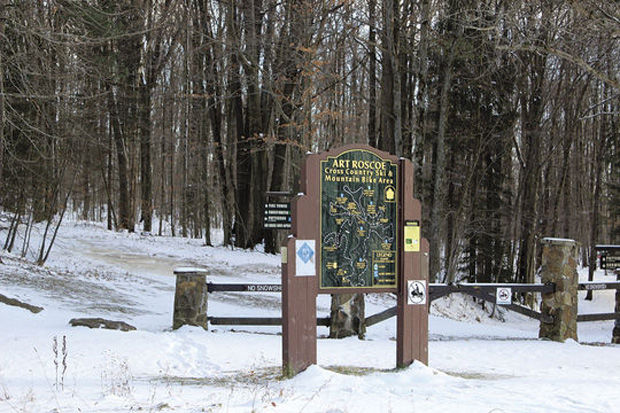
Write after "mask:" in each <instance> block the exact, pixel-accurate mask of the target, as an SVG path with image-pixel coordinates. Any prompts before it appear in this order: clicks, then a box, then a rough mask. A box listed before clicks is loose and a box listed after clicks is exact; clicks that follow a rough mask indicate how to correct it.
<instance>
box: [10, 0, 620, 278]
mask: <svg viewBox="0 0 620 413" xmlns="http://www.w3.org/2000/svg"><path fill="white" fill-rule="evenodd" d="M0 3H1V5H0V175H1V179H0V213H1V214H2V217H3V221H2V223H1V224H2V225H4V226H6V227H7V228H9V231H7V233H8V236H7V237H6V239H5V240H0V242H2V244H0V245H2V247H3V248H4V249H6V250H9V251H13V252H14V253H19V252H20V251H21V252H22V254H24V253H25V251H26V250H27V249H28V248H33V249H34V250H36V251H37V253H36V256H37V257H38V258H37V262H38V263H39V264H42V263H44V262H45V260H46V259H47V257H48V256H49V254H50V247H51V245H53V240H54V237H55V233H56V231H57V230H58V226H59V223H60V222H61V221H62V219H63V217H65V218H66V216H65V214H73V215H75V216H76V217H78V218H79V219H84V220H90V221H99V222H105V223H107V227H108V229H110V230H116V231H121V230H128V231H140V232H144V233H150V234H152V235H153V236H162V235H168V236H170V235H172V236H177V237H193V238H203V239H204V242H205V244H207V245H211V244H213V243H214V242H215V241H214V240H212V239H211V237H212V230H218V231H221V233H222V234H223V244H224V245H226V246H232V247H234V248H245V249H252V248H255V247H257V246H258V245H261V244H263V245H264V249H265V251H266V252H268V253H275V252H277V251H279V246H280V244H281V243H282V240H283V239H284V238H285V237H286V235H287V234H286V232H285V231H274V230H265V229H264V228H263V206H264V203H265V200H266V193H267V192H268V191H275V192H287V193H293V194H296V193H297V192H298V190H299V177H300V176H299V175H300V168H301V164H302V162H303V158H304V156H305V154H306V153H307V152H320V151H324V150H327V149H330V148H335V147H338V146H340V145H343V144H348V143H363V144H369V145H371V146H373V147H376V148H378V149H381V150H384V151H387V152H389V153H391V154H395V155H397V156H400V157H404V158H407V159H410V160H411V161H412V162H413V164H414V168H415V176H416V183H415V188H414V193H415V196H416V197H417V198H419V199H420V200H421V202H422V210H423V222H422V233H423V235H424V236H425V237H426V238H428V239H429V241H430V245H431V254H430V258H431V262H430V274H431V279H434V280H437V281H440V282H452V281H456V280H461V279H466V280H468V281H471V282H474V281H475V282H507V281H516V282H533V281H534V279H535V275H536V268H537V260H538V259H539V255H540V251H539V241H540V239H541V238H543V237H562V238H571V239H575V240H577V241H578V242H579V243H580V245H581V249H580V250H581V260H582V263H583V264H584V265H589V266H590V267H591V268H593V267H594V266H595V265H596V253H595V251H594V249H593V248H594V246H595V245H596V244H601V243H617V244H620V152H619V147H620V130H619V122H620V79H619V76H618V74H619V73H620V47H619V42H620V9H619V8H618V6H617V3H615V2H613V1H604V0H600V1H597V0H574V1H559V0H514V1H507V0H506V1H502V0H482V1H474V0H463V1H459V0H244V1H234V0H133V1H132V0H45V1H39V0H5V1H2V2H0ZM35 224H41V225H42V227H43V228H44V231H45V236H44V237H43V242H42V245H36V246H29V245H28V243H29V239H28V238H29V237H28V236H27V235H26V236H23V237H21V238H20V237H16V234H17V233H20V234H24V233H25V234H28V233H29V231H31V230H32V227H33V226H34V225H35ZM218 234H219V233H218ZM22 238H23V239H22ZM220 238H221V237H219V238H218V243H220V241H219V239H220Z"/></svg>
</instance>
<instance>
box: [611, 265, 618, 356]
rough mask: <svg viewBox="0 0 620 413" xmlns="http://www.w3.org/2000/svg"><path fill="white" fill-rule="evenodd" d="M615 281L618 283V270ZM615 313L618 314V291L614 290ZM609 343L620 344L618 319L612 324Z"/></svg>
mask: <svg viewBox="0 0 620 413" xmlns="http://www.w3.org/2000/svg"><path fill="white" fill-rule="evenodd" d="M616 280H618V281H620V269H617V270H616ZM614 312H616V313H620V289H618V290H616V309H615V310H614ZM611 342H612V343H613V344H620V318H616V323H615V324H614V330H613V332H612V334H611Z"/></svg>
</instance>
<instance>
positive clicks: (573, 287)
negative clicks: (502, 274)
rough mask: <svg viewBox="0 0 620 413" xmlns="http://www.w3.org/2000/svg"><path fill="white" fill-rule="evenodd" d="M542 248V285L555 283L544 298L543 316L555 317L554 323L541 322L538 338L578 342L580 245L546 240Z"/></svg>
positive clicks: (564, 240) (558, 240) (559, 240)
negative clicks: (578, 249) (578, 265)
mask: <svg viewBox="0 0 620 413" xmlns="http://www.w3.org/2000/svg"><path fill="white" fill-rule="evenodd" d="M541 245H542V267H541V281H542V282H543V283H549V282H551V283H555V285H556V290H555V292H554V293H547V294H543V296H542V303H541V306H540V310H541V313H542V314H543V315H547V316H550V317H552V318H553V322H552V323H543V322H541V323H540V330H539V334H538V335H539V337H541V338H547V339H550V340H554V341H564V340H567V339H573V340H577V287H578V284H579V277H578V274H577V254H578V251H577V243H576V242H575V241H574V240H570V239H558V238H544V239H543V240H542V241H541Z"/></svg>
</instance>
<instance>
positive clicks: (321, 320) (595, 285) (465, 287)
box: [207, 281, 620, 327]
mask: <svg viewBox="0 0 620 413" xmlns="http://www.w3.org/2000/svg"><path fill="white" fill-rule="evenodd" d="M497 288H510V289H512V292H513V293H526V292H538V293H542V294H546V293H553V292H555V284H553V283H547V284H518V283H497V284H495V283H459V284H429V288H428V290H429V300H430V301H431V302H432V301H434V300H436V299H438V298H441V297H444V296H447V295H449V294H452V293H463V294H468V295H471V296H472V297H476V298H478V299H480V300H484V301H487V302H490V303H493V304H496V297H495V291H496V290H497ZM207 289H208V291H209V292H210V293H212V292H254V293H261V292H262V293H279V292H282V285H281V284H237V283H235V284H216V283H211V282H209V283H207ZM578 289H579V290H580V291H587V290H614V289H615V290H618V289H620V281H611V282H597V281H591V282H582V283H579V286H578ZM502 307H503V308H505V309H507V310H511V311H514V312H516V313H519V314H522V315H525V316H527V317H530V318H534V319H536V320H539V321H542V322H543V323H550V322H552V318H550V317H548V316H545V315H543V314H541V313H540V312H538V311H535V310H532V309H530V308H528V307H524V306H522V305H519V304H509V305H502ZM395 315H396V306H394V307H391V308H388V309H387V310H384V311H381V312H380V313H377V314H373V315H371V316H369V317H366V326H367V327H370V326H372V325H375V324H378V323H380V322H382V321H385V320H388V319H390V318H392V317H394V316H395ZM208 319H209V323H211V324H212V325H245V326H250V325H252V326H279V325H282V317H208ZM606 320H620V313H600V314H579V315H578V316H577V321H578V322H585V321H606ZM317 325H319V326H329V325H330V317H318V318H317Z"/></svg>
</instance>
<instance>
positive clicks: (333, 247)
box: [320, 149, 398, 288]
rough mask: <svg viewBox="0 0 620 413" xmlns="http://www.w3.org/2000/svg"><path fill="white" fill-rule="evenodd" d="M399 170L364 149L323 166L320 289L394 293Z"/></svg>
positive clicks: (325, 161) (341, 156) (386, 160)
mask: <svg viewBox="0 0 620 413" xmlns="http://www.w3.org/2000/svg"><path fill="white" fill-rule="evenodd" d="M397 169H398V168H397V164H396V163H394V162H392V161H391V160H389V159H382V158H380V157H379V156H377V155H376V154H374V153H373V152H370V151H368V150H363V149H359V150H351V151H347V152H343V153H342V154H340V155H339V156H337V157H335V158H332V157H329V158H328V159H326V160H324V161H321V250H320V251H321V266H320V269H321V282H320V287H321V288H338V287H360V288H373V287H374V288H391V287H396V268H397V262H396V261H397V260H396V257H397V254H396V251H397V245H396V242H397V228H398V225H397V205H398V202H397V201H398V200H397V193H398V191H397V187H398V182H397Z"/></svg>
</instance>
